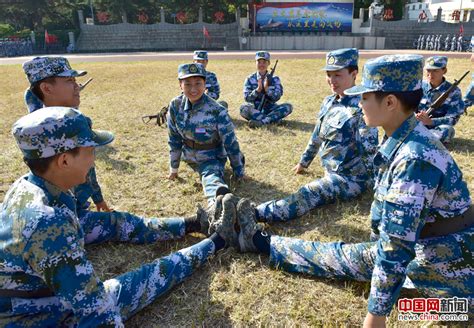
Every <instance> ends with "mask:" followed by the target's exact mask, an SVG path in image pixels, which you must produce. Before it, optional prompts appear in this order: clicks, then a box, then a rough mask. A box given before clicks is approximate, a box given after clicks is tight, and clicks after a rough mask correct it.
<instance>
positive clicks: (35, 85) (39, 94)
mask: <svg viewBox="0 0 474 328" xmlns="http://www.w3.org/2000/svg"><path fill="white" fill-rule="evenodd" d="M43 82H44V83H50V84H54V83H56V77H55V76H50V77H47V78H45V79H42V80H40V81H37V82H35V83H33V84H32V85H31V87H30V89H31V92H33V93H34V94H35V95H36V97H38V98H39V99H40V100H41V101H44V94H43V91H41V88H40V85H41V83H43Z"/></svg>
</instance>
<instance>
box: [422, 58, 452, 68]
mask: <svg viewBox="0 0 474 328" xmlns="http://www.w3.org/2000/svg"><path fill="white" fill-rule="evenodd" d="M447 65H448V57H446V56H433V57H429V58H428V59H426V61H425V69H440V68H445V67H446V66H447Z"/></svg>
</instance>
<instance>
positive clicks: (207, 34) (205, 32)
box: [202, 26, 211, 40]
mask: <svg viewBox="0 0 474 328" xmlns="http://www.w3.org/2000/svg"><path fill="white" fill-rule="evenodd" d="M202 34H203V35H204V36H205V37H206V38H207V39H208V40H210V39H211V36H210V35H209V31H208V30H207V28H206V27H205V26H203V27H202Z"/></svg>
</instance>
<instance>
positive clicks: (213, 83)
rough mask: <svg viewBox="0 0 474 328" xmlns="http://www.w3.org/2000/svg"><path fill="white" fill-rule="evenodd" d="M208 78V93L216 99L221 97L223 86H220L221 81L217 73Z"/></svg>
mask: <svg viewBox="0 0 474 328" xmlns="http://www.w3.org/2000/svg"><path fill="white" fill-rule="evenodd" d="M207 79H208V80H209V81H207V80H206V84H208V88H207V95H208V96H209V97H211V98H212V99H214V100H217V99H219V95H220V93H221V88H220V86H219V82H218V81H217V76H216V74H214V73H212V74H211V75H209V76H208V77H207Z"/></svg>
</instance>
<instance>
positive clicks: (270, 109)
mask: <svg viewBox="0 0 474 328" xmlns="http://www.w3.org/2000/svg"><path fill="white" fill-rule="evenodd" d="M292 111H293V105H291V104H288V103H284V104H280V105H278V104H273V105H271V106H267V107H265V110H263V111H259V110H257V109H256V108H255V105H254V104H252V103H246V104H243V105H242V106H240V115H241V116H242V117H243V118H245V119H246V120H254V121H260V122H262V123H263V124H271V123H276V122H280V121H281V120H282V119H284V118H285V117H287V116H288V115H290V114H291V112H292Z"/></svg>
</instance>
